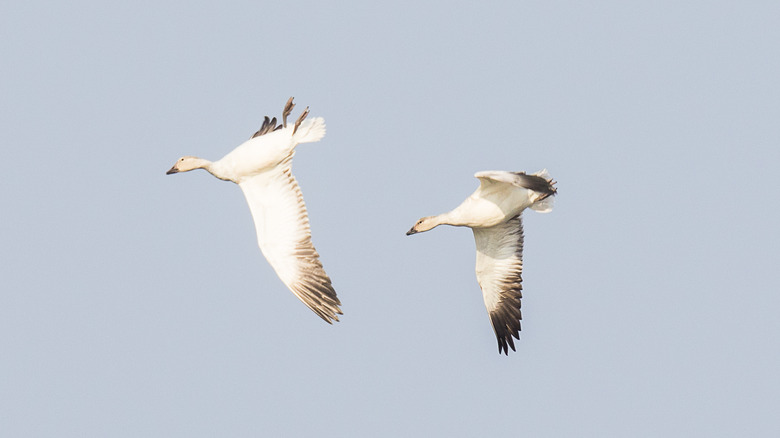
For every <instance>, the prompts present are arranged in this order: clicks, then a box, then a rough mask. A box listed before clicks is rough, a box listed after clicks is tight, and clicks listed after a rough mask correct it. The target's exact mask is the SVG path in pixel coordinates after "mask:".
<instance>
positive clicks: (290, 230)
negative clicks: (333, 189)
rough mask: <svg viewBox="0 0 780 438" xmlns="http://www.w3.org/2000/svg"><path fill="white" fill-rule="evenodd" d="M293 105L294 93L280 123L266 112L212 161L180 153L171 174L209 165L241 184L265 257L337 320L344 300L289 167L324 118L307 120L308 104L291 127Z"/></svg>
mask: <svg viewBox="0 0 780 438" xmlns="http://www.w3.org/2000/svg"><path fill="white" fill-rule="evenodd" d="M294 106H295V104H294V103H293V98H292V97H291V98H290V99H289V100H288V101H287V104H286V105H285V107H284V112H283V113H282V124H281V125H279V126H277V125H276V117H274V118H273V119H271V120H269V119H268V117H265V120H264V121H263V126H262V127H261V128H260V130H259V131H257V132H256V133H255V134H254V135H253V136H252V138H250V139H249V140H248V141H246V142H244V143H243V144H241V145H240V146H238V147H237V148H235V149H234V150H233V151H232V152H230V153H229V154H227V155H225V156H224V157H223V158H222V159H221V160H219V161H215V162H213V163H212V162H210V161H208V160H204V159H202V158H197V157H189V156H186V157H182V158H180V159H179V160H178V161H177V162H176V164H174V165H173V167H171V170H169V171H168V172H167V174H169V175H170V174H172V173H178V172H187V171H190V170H193V169H206V170H207V171H208V172H209V173H211V174H212V175H214V176H216V177H217V178H219V179H221V180H225V181H233V182H234V183H236V184H238V186H239V187H241V190H242V191H243V192H244V196H245V197H246V200H247V202H248V203H249V210H250V211H251V212H252V218H253V219H254V222H255V229H256V230H257V243H258V244H259V246H260V250H261V251H262V252H263V255H264V256H265V258H266V259H267V260H268V262H269V263H270V264H271V266H272V267H273V268H274V271H276V274H277V275H278V276H279V278H280V279H281V280H282V282H283V283H284V284H285V285H286V286H287V287H288V288H289V289H290V290H291V291H292V293H294V294H295V296H297V297H298V298H299V299H300V300H301V301H303V303H304V304H306V305H307V306H308V307H309V308H310V309H311V310H313V311H314V313H316V314H317V315H319V317H320V318H322V319H323V320H325V321H326V322H327V323H329V324H332V321H333V320H335V321H338V320H339V319H338V316H337V314H339V315H341V314H342V312H341V309H340V308H339V306H340V305H341V302H340V301H339V299H338V297H337V296H336V291H335V290H334V289H333V286H332V285H331V281H330V278H329V277H328V275H327V274H326V273H325V270H324V269H323V268H322V263H320V260H319V254H318V253H317V250H315V249H314V245H312V243H311V232H310V229H309V218H308V216H307V213H306V205H305V204H304V202H303V195H302V194H301V189H300V188H299V187H298V183H297V181H296V180H295V177H293V175H292V173H291V169H290V168H291V165H292V158H293V155H295V146H297V145H298V143H309V142H314V141H318V140H320V139H321V138H322V137H323V136H324V135H325V120H323V119H322V118H321V117H317V118H314V119H313V120H310V121H307V122H305V123H304V119H305V118H306V116H307V115H308V114H309V108H308V107H307V108H306V110H305V111H304V112H303V113H302V114H301V116H300V117H299V118H298V120H297V121H296V122H295V124H294V125H293V126H289V127H288V126H287V116H289V115H290V113H291V112H292V109H293V107H294Z"/></svg>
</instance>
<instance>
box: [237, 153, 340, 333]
mask: <svg viewBox="0 0 780 438" xmlns="http://www.w3.org/2000/svg"><path fill="white" fill-rule="evenodd" d="M291 162H292V154H291V155H290V156H289V157H288V158H287V160H286V161H285V162H283V163H281V164H280V165H279V166H277V167H275V168H273V169H271V170H269V171H266V172H262V173H259V174H257V175H254V176H251V177H249V178H245V179H244V180H243V181H241V182H240V183H239V186H240V187H241V190H242V191H243V192H244V196H245V197H246V200H247V203H248V204H249V209H250V210H251V212H252V218H253V219H254V222H255V229H256V231H257V243H258V245H259V246H260V250H261V251H262V252H263V255H264V256H265V258H266V259H267V260H268V262H269V263H270V264H271V266H272V267H273V268H274V271H276V274H277V275H278V276H279V278H280V279H281V280H282V282H283V283H284V284H285V285H286V286H287V287H288V288H289V289H290V290H291V291H292V293H294V294H295V296H296V297H298V299H300V300H301V301H303V303H304V304H306V305H307V306H308V307H309V308H310V309H311V310H312V311H314V313H316V314H317V315H318V316H319V317H320V318H322V319H323V320H325V321H326V322H328V323H332V321H333V320H335V321H338V320H339V319H338V316H337V315H341V314H342V312H341V309H340V308H339V306H340V305H341V302H340V301H339V299H338V297H337V296H336V291H335V290H334V289H333V285H332V284H331V281H330V277H328V275H327V274H326V273H325V269H324V268H323V267H322V263H321V262H320V256H319V254H318V253H317V250H316V249H315V248H314V245H313V244H312V242H311V231H310V228H309V217H308V214H307V212H306V204H304V202H303V194H302V193H301V189H300V187H299V186H298V182H297V181H296V180H295V177H293V175H292V172H291V169H290V167H291Z"/></svg>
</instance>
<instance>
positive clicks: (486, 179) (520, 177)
mask: <svg viewBox="0 0 780 438" xmlns="http://www.w3.org/2000/svg"><path fill="white" fill-rule="evenodd" d="M474 176H475V177H477V178H479V182H480V186H481V187H482V186H485V185H491V184H495V183H504V184H511V185H513V186H517V187H522V188H524V189H528V190H533V191H534V192H538V193H540V194H541V195H543V196H542V197H545V198H546V197H547V196H551V195H554V194H555V193H556V190H555V187H554V184H555V181H553V180H551V179H550V177H549V175H548V174H547V170H546V169H545V170H542V171H539V172H537V173H534V174H531V175H528V174H526V173H525V172H506V171H501V170H487V171H483V172H477V173H475V174H474Z"/></svg>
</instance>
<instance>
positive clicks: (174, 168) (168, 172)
mask: <svg viewBox="0 0 780 438" xmlns="http://www.w3.org/2000/svg"><path fill="white" fill-rule="evenodd" d="M174 173H179V169H177V168H176V165H175V164H174V165H173V167H171V170H169V171H167V172H165V174H166V175H172V174H174Z"/></svg>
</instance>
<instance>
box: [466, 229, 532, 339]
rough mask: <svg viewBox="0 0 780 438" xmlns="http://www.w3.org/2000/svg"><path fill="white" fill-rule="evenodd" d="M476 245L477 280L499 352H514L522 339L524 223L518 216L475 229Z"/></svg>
mask: <svg viewBox="0 0 780 438" xmlns="http://www.w3.org/2000/svg"><path fill="white" fill-rule="evenodd" d="M472 230H473V231H474V240H475V241H476V243H477V267H476V271H477V281H479V286H480V287H481V288H482V297H483V298H484V300H485V308H487V311H488V315H490V322H491V323H492V324H493V331H494V332H495V333H496V339H497V340H498V352H499V353H502V352H503V353H505V354H509V347H511V348H512V350H515V343H514V340H513V339H512V337H513V336H514V338H515V339H518V340H519V339H520V320H521V319H522V314H521V313H520V299H521V298H523V293H522V289H523V286H522V281H523V280H522V273H523V222H522V218H521V217H520V216H519V215H518V216H515V217H514V218H512V219H510V220H509V221H507V222H505V223H502V224H499V225H496V226H493V227H490V228H472Z"/></svg>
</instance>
